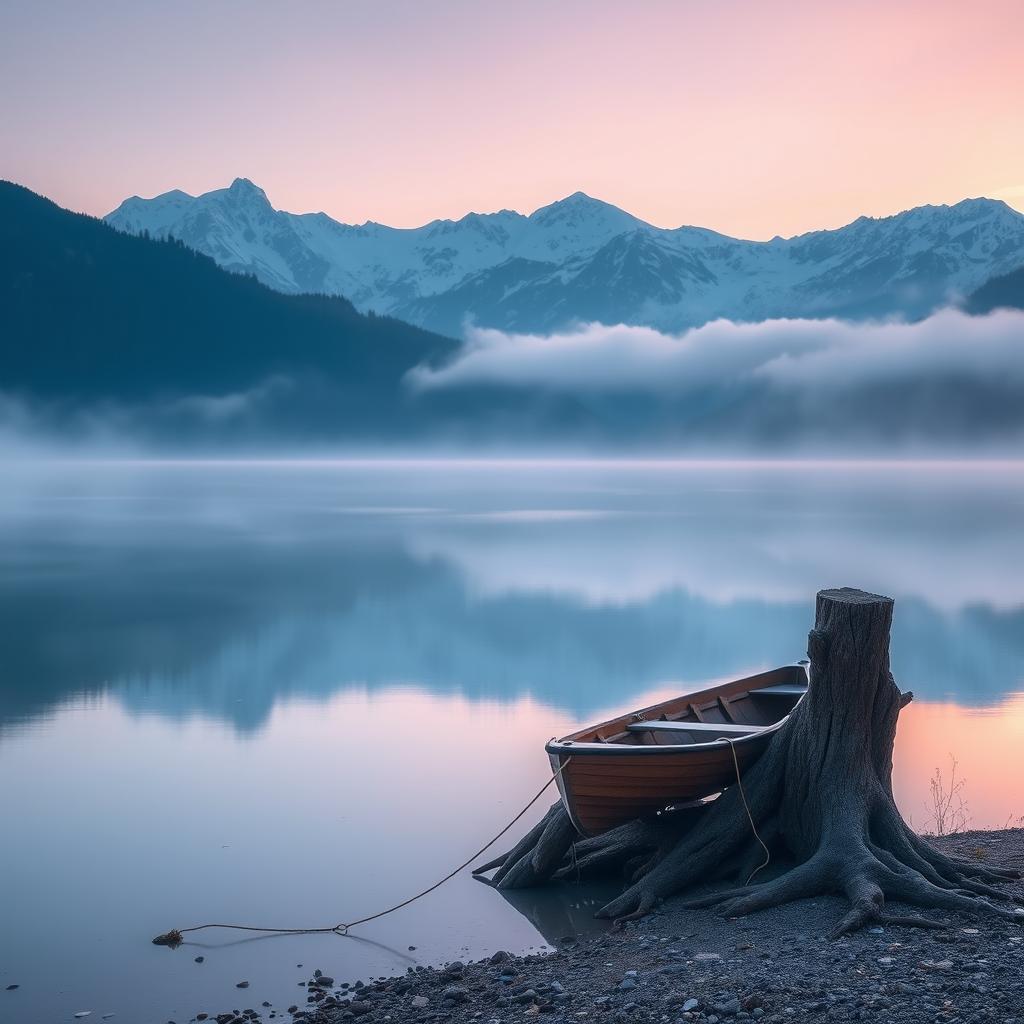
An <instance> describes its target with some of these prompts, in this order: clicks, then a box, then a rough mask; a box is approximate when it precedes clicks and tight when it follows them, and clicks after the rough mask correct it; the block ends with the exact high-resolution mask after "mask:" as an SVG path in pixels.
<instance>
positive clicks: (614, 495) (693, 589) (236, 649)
mask: <svg viewBox="0 0 1024 1024" xmlns="http://www.w3.org/2000/svg"><path fill="white" fill-rule="evenodd" d="M3 472H4V485H3V488H2V493H0V822H2V828H3V832H2V843H0V1021H5V1022H6V1021H11V1022H17V1024H34V1022H41V1024H42V1022H52V1021H60V1020H66V1019H71V1016H72V1014H74V1013H75V1012H76V1011H82V1010H91V1011H92V1013H93V1017H92V1018H91V1019H97V1020H98V1019H99V1018H100V1016H101V1014H105V1013H116V1015H117V1016H116V1018H115V1020H122V1021H131V1022H133V1024H134V1022H140V1024H145V1022H148V1021H153V1022H164V1021H167V1020H177V1021H178V1022H179V1024H182V1022H183V1021H187V1020H188V1019H189V1018H191V1017H192V1016H193V1015H194V1014H195V1013H196V1012H198V1011H200V1010H205V1011H207V1012H219V1011H221V1010H224V1009H226V1008H231V1007H233V1006H239V1007H246V1006H257V1007H258V1006H259V1004H260V1003H261V1002H262V1001H263V1000H264V999H269V1000H271V1001H273V1002H274V1003H275V1005H277V1006H279V1007H282V1006H287V1005H289V1004H290V1003H292V1002H300V1003H301V1002H302V1001H304V990H303V989H302V988H299V987H298V985H297V982H298V981H300V980H303V979H305V978H306V977H308V976H309V974H310V972H311V970H312V969H313V968H314V967H320V968H322V969H323V970H324V971H325V972H326V973H329V974H331V975H333V976H334V977H336V978H338V979H348V980H353V979H355V978H357V977H362V978H364V979H365V978H368V977H369V976H371V975H380V974H385V973H387V974H390V973H394V972H396V971H397V972H401V971H404V970H405V969H406V968H407V967H408V966H412V965H415V964H417V963H429V962H438V961H442V960H446V959H451V958H453V957H462V958H467V957H476V956H479V955H482V954H484V953H488V952H491V951H493V950H495V949H498V948H504V949H510V950H524V949H528V948H531V947H535V948H543V947H544V945H545V942H546V941H547V940H550V939H552V938H557V937H559V936H561V935H564V934H567V933H570V932H572V931H573V930H575V929H578V928H589V927H595V926H596V925H595V924H594V923H593V922H592V920H591V916H590V915H591V913H592V911H593V909H594V908H595V906H596V904H597V902H598V901H599V900H600V898H601V895H602V894H601V893H600V892H595V891H594V890H591V889H586V890H583V891H579V890H575V889H572V888H566V889H560V890H557V891H554V892H551V893H530V894H524V895H523V896H522V897H520V898H519V899H518V900H517V901H516V902H515V903H513V902H509V901H506V900H505V899H504V898H503V897H502V896H501V895H499V894H497V893H495V892H494V891H492V890H490V889H488V888H487V887H485V886H482V885H480V884H478V883H475V882H474V881H473V880H472V879H471V878H470V877H468V875H462V876H459V877H457V878H456V879H455V880H453V881H452V882H450V883H448V884H447V885H446V886H444V887H442V888H441V889H440V890H438V891H437V892H435V893H433V894H432V895H431V896H429V897H427V898H426V899H424V900H422V901H420V902H418V903H416V904H414V905H413V906H411V907H409V908H407V909H405V910H403V911H401V912H400V913H399V914H396V915H393V916H391V917H389V918H386V919H384V920H381V921H376V922H373V923H371V924H368V925H366V926H365V927H361V928H360V929H358V934H357V935H356V936H352V937H347V938H342V937H337V936H289V937H276V938H252V937H249V936H245V935H241V936H240V935H239V934H238V933H228V932H204V933H200V936H199V941H196V942H189V943H188V944H186V945H185V946H183V947H181V948H180V949H177V950H169V949H166V948H159V947H155V946H152V945H151V944H150V939H151V937H152V936H153V935H155V934H157V933H158V932H163V931H165V930H167V929H169V928H171V927H174V926H177V927H183V926H187V925H189V924H192V923H199V922H203V921H211V920H214V921H216V920H220V921H239V922H242V923H254V924H270V925H284V926H289V925H328V924H333V923H334V922H336V921H337V920H339V919H349V920H351V919H354V918H357V917H360V916H363V915H365V914H368V913H373V912H374V911H376V910H378V909H381V908H382V907H384V906H387V905H389V904H390V903H393V902H395V901H397V900H399V899H402V898H404V897H406V896H408V895H410V894H412V893H414V892H416V891H418V890H419V889H421V888H423V887H425V886H426V885H428V884H430V883H431V882H433V881H435V880H436V879H437V878H439V877H440V876H442V875H443V874H445V873H446V872H447V871H448V870H449V869H450V868H451V867H453V866H454V865H455V864H457V863H459V862H460V861H461V860H463V859H464V858H465V857H466V856H468V855H469V854H470V853H472V852H473V850H475V849H476V848H478V847H479V846H480V845H481V844H482V843H483V842H484V841H485V840H486V839H487V838H489V837H490V836H491V835H493V834H494V833H495V832H497V831H498V829H499V828H500V827H501V826H502V825H503V824H504V823H505V822H506V821H507V820H508V819H509V818H511V817H512V815H513V814H514V813H515V812H517V811H518V810H519V809H520V808H521V807H522V805H523V804H525V803H526V801H527V800H528V799H529V797H530V796H532V795H533V794H534V793H535V792H536V790H537V789H538V788H539V787H540V786H541V785H542V784H543V782H544V781H545V779H546V778H547V777H548V775H549V769H548V765H547V762H546V758H545V756H544V754H543V744H544V742H545V741H546V740H547V739H548V738H549V737H551V736H552V735H556V734H562V733H565V732H568V731H570V730H571V729H573V728H574V727H575V726H576V725H577V724H578V723H584V722H587V721H591V720H594V719H596V718H598V717H602V716H606V715H608V714H610V713H611V712H612V711H615V710H619V709H628V708H630V707H635V706H637V705H640V704H643V703H649V702H651V701H652V700H654V699H656V698H658V697H659V696H660V695H662V694H670V693H676V692H680V691H682V690H686V689H697V688H699V687H701V686H702V685H705V684H707V683H708V682H709V681H713V680H716V679H721V678H728V677H731V676H736V675H739V674H741V673H748V672H751V671H755V670H757V669H760V668H764V667H769V666H774V665H777V664H782V663H787V662H790V661H792V660H795V659H798V658H800V657H802V656H803V654H804V650H805V641H806V634H807V630H808V628H809V627H810V625H811V622H812V618H813V600H814V593H815V591H816V590H817V589H819V588H821V587H827V586H858V587H863V588H865V589H869V590H875V591H879V592H882V593H887V594H891V595H892V596H894V597H895V598H896V602H897V603H896V610H895V622H894V629H893V667H894V672H895V673H896V677H897V681H898V682H899V683H900V684H901V685H902V686H903V688H905V689H906V688H910V689H913V690H914V692H915V693H916V695H917V699H916V700H915V702H914V703H913V704H912V705H911V706H910V707H909V708H908V709H907V710H906V711H905V712H904V714H903V716H902V717H901V722H900V730H899V737H898V740H897V749H896V770H895V773H896V778H895V786H896V792H897V796H898V800H899V803H900V806H901V808H902V810H903V812H904V814H905V815H906V816H907V817H908V818H909V819H910V820H911V821H912V822H913V823H914V825H915V826H916V827H918V828H920V829H925V828H927V827H928V826H929V812H928V783H929V778H930V777H931V775H932V774H933V772H934V771H935V769H936V768H939V769H941V770H942V771H943V772H944V774H945V776H946V777H947V778H948V777H949V774H950V763H951V762H950V758H951V757H955V758H956V760H957V762H958V765H959V768H958V773H959V776H960V777H962V778H963V779H964V780H965V788H964V790H963V795H964V798H965V800H966V803H967V808H968V812H969V814H970V822H971V824H972V825H974V826H975V827H995V826H1001V825H1004V824H1006V823H1007V821H1008V820H1010V819H1016V818H1019V817H1020V816H1021V815H1024V795H1022V792H1021V787H1020V779H1021V776H1022V773H1024V693H1022V692H1021V691H1024V571H1022V570H1024V530H1022V528H1021V526H1022V523H1024V469H1022V467H1021V465H1019V464H990V465H984V466H980V465H975V466H964V465H954V464H949V465H939V464H933V465H917V466H915V465H905V464H904V465H887V466H878V465H864V464H836V465H828V464H803V465H784V464H774V465H773V464H704V465H668V464H661V465H659V464H627V463H603V464H587V463H558V464H531V463H504V464H494V463H483V462H479V463H474V462H463V463H450V462H449V463H444V462H410V463H404V464H402V463H363V464H358V463H352V464H343V463H311V462H305V463H298V462H296V463H289V464H280V463H277V464H275V463H265V464H231V463H206V464H194V463H193V464H189V463H179V464H144V463H135V464H128V463H126V464H102V463H91V464H88V463H79V464H63V465H55V464H51V465H48V466H45V465H44V466H36V467H30V466H26V465H20V466H7V467H4V470H3ZM548 802H549V801H548V799H547V798H545V799H544V800H542V801H541V803H540V804H538V806H537V809H536V810H537V813H539V812H540V810H541V809H542V807H543V806H546V805H547V803H548ZM528 820H530V819H527V821H528ZM525 824H526V822H524V824H523V827H525ZM518 834H519V830H518V829H517V831H516V832H515V833H513V836H511V837H509V838H510V839H511V838H513V837H515V836H518ZM499 845H501V846H504V845H506V843H505V842H504V841H503V842H502V843H501V844H499ZM410 946H415V947H416V948H415V950H410V949H409V947H410ZM197 955H202V956H204V957H205V962H204V963H203V964H201V965H199V964H196V963H195V962H194V957H195V956H197ZM298 964H302V965H303V967H302V968H299V967H297V966H296V965H298ZM243 979H244V980H248V981H249V982H250V983H251V987H250V988H249V989H248V990H247V991H246V992H244V993H240V992H238V991H237V990H236V988H235V983H236V982H238V981H241V980H243ZM9 984H18V985H19V986H20V987H19V988H18V989H17V990H14V991H11V992H5V991H3V989H4V988H6V986H7V985H9Z"/></svg>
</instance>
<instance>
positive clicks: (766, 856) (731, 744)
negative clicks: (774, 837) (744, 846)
mask: <svg viewBox="0 0 1024 1024" xmlns="http://www.w3.org/2000/svg"><path fill="white" fill-rule="evenodd" d="M719 740H721V741H724V742H726V743H728V744H729V749H730V750H731V751H732V763H733V765H734V767H735V768H736V785H737V787H738V788H739V791H740V799H741V800H742V801H743V809H744V810H745V811H746V812H747V821H749V822H750V831H751V832H753V833H754V838H755V839H756V840H757V841H758V842H759V843H760V844H761V849H762V850H764V861H763V862H762V863H760V864H758V866H757V867H756V868H754V870H753V871H751V872H750V875H749V876H748V877H747V880H746V882H744V883H743V884H744V885H750V883H751V882H752V881H753V880H754V875H756V874H757V873H758V872H759V871H762V870H763V869H764V868H766V867H768V864H769V863H770V861H771V859H772V854H771V851H770V850H769V849H768V847H767V846H766V845H765V842H764V840H763V839H762V838H761V836H760V834H759V833H758V831H757V826H756V825H755V824H754V815H753V814H751V813H750V804H748V803H747V794H746V791H745V790H744V788H743V780H742V779H741V778H740V761H739V758H738V757H737V756H736V740H734V739H731V738H730V737H728V736H719Z"/></svg>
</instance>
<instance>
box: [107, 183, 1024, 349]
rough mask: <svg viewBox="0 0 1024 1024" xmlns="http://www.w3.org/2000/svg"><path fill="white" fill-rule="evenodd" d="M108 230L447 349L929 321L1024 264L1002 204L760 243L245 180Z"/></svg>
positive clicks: (583, 208)
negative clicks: (386, 209) (580, 336)
mask: <svg viewBox="0 0 1024 1024" xmlns="http://www.w3.org/2000/svg"><path fill="white" fill-rule="evenodd" d="M106 220H107V222H108V223H109V224H111V225H113V226H114V227H116V228H118V229H119V230H121V231H124V232H128V233H132V234H143V233H146V234H148V235H150V236H151V237H154V238H169V237H173V238H175V239H179V240H181V241H182V242H184V243H185V244H186V245H187V246H189V247H190V248H193V249H195V250H197V251H199V252H202V253H205V254H207V255H209V256H211V257H212V258H213V259H214V260H215V261H216V262H217V263H218V264H219V265H220V266H221V267H223V268H225V269H227V270H231V271H236V272H242V273H248V274H253V275H255V276H256V277H257V278H258V279H259V280H260V281H262V282H263V283H264V284H266V285H268V286H269V287H270V288H273V289H275V290H277V291H281V292H286V293H303V292H314V293H326V294H329V295H343V296H345V297H346V298H348V299H349V300H350V301H351V302H352V303H353V304H354V306H355V307H356V309H358V310H360V311H362V312H374V313H379V314H387V315H390V316H394V317H397V318H399V319H402V320H406V321H408V322H410V323H412V324H416V325H418V326H421V327H425V328H427V329H429V330H432V331H436V332H439V333H442V334H447V335H449V336H458V335H460V334H461V333H462V332H463V331H464V329H465V326H466V324H467V323H470V322H472V323H475V324H477V325H479V326H484V327H496V328H500V329H503V330H508V331H517V332H550V331H554V330H557V329H561V328H564V327H566V326H570V325H572V324H574V323H577V322H581V321H582V322H592V321H597V322H601V323H611V324H614V323H625V324H632V325H643V326H650V327H655V328H658V329H660V330H669V331H678V330H681V329H684V328H687V327H693V326H698V325H700V324H703V323H706V322H708V321H710V320H714V319H718V318H726V319H730V320H737V321H760V320H766V319H773V318H798V317H799V318H823V317H841V318H846V319H854V320H857V319H866V318H877V317H890V316H896V317H900V318H905V319H917V318H920V317H923V316H927V315H928V314H929V313H931V312H933V311H934V310H935V309H937V308H939V307H941V306H945V305H950V304H957V303H959V302H960V301H961V300H962V299H963V298H964V297H965V296H967V295H968V294H970V293H972V292H973V291H975V290H976V289H978V288H979V287H980V286H981V285H982V284H984V283H985V282H986V281H988V280H989V279H990V278H993V277H997V276H1000V275H1004V274H1007V273H1009V272H1011V271H1014V270H1016V269H1017V268H1019V267H1021V266H1024V215H1022V214H1020V213H1018V212H1016V211H1015V210H1013V209H1012V208H1010V207H1009V206H1007V205H1006V204H1005V203H1003V202H1000V201H998V200H991V199H967V200H964V201H963V202H960V203H957V204H955V205H953V206H920V207H916V208H914V209H912V210H908V211H906V212H903V213H899V214H896V215H894V216H891V217H883V218H870V217H860V218H858V219H857V220H855V221H853V222H852V223H851V224H848V225H846V226H845V227H841V228H838V229H835V230H828V231H814V232H810V233H808V234H803V235H799V236H796V237H793V238H778V237H777V238H773V239H772V240H770V241H767V242H757V241H745V240H742V239H738V238H731V237H729V236H727V235H722V234H718V233H717V232H714V231H710V230H707V229H704V228H698V227H680V228H673V229H666V228H659V227H655V226H654V225H651V224H648V223H646V222H644V221H642V220H640V219H639V218H637V217H634V216H632V215H631V214H629V213H627V212H625V211H623V210H620V209H618V208H617V207H615V206H612V205H610V204H608V203H604V202H601V201H600V200H597V199H593V198H591V197H590V196H587V195H585V194H583V193H582V192H577V193H575V194H574V195H571V196H569V197H568V198H566V199H562V200H560V201H558V202H555V203H552V204H551V205H549V206H545V207H542V208H541V209H539V210H536V211H535V212H534V213H532V214H530V215H529V216H524V215H523V214H520V213H516V212H514V211H511V210H501V211H499V212H498V213H489V214H478V213H470V214H467V215H466V216H465V217H462V218H461V219H460V220H457V221H452V220H436V221H432V222H431V223H429V224H426V225H424V226H423V227H419V228H392V227H388V226H386V225H383V224H377V223H373V222H367V223H364V224H360V225H351V224H342V223H339V222H338V221H335V220H333V219H331V218H330V217H329V216H327V214H325V213H306V214H293V213H287V212H285V211H283V210H275V209H274V208H273V206H271V204H270V202H269V200H268V199H267V196H266V194H265V193H264V192H263V190H262V189H260V188H258V187H257V186H256V185H254V184H253V183H252V182H251V181H249V180H247V179H245V178H238V179H236V180H235V181H234V182H233V183H232V184H231V185H230V187H228V188H224V189H218V190H216V191H212V192H207V193H205V194H203V195H200V196H191V195H188V194H187V193H185V192H181V191H173V192H167V193H165V194H163V195H160V196H157V197H156V198H153V199H141V198H139V197H137V196H135V197H132V198H130V199H126V200H125V201H124V202H123V203H122V204H121V205H120V206H119V207H118V208H117V209H116V210H114V211H113V212H112V213H110V214H109V215H108V216H107V217H106Z"/></svg>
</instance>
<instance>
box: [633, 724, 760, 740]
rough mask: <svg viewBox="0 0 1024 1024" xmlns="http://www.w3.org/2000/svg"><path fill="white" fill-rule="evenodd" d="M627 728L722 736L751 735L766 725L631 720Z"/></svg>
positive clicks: (634, 730)
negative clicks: (713, 733)
mask: <svg viewBox="0 0 1024 1024" xmlns="http://www.w3.org/2000/svg"><path fill="white" fill-rule="evenodd" d="M626 728H627V729H628V730H629V731H630V732H652V731H653V732H716V733H718V734H719V735H720V736H750V735H751V734H752V733H755V732H764V730H765V729H767V728H770V726H766V725H729V724H728V723H726V722H723V723H715V722H656V721H651V722H631V723H630V724H629V725H627V726H626Z"/></svg>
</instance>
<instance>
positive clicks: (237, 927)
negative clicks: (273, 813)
mask: <svg viewBox="0 0 1024 1024" xmlns="http://www.w3.org/2000/svg"><path fill="white" fill-rule="evenodd" d="M571 760H572V758H571V757H567V758H566V759H565V760H564V761H563V762H562V763H561V764H560V765H559V766H558V768H557V769H556V770H555V771H554V772H553V773H552V775H551V778H550V779H548V781H547V782H545V783H544V785H543V786H541V787H540V789H539V790H537V793H536V794H535V795H534V796H533V798H532V799H531V800H530V802H529V803H528V804H527V805H526V806H525V807H524V808H523V809H522V810H521V811H520V812H519V813H518V814H517V815H516V816H515V817H514V818H513V819H512V820H511V821H510V822H509V823H508V824H507V825H506V826H505V827H504V828H503V829H502V830H501V831H500V832H499V833H498V834H497V835H496V836H495V837H494V838H493V839H490V840H488V842H487V843H486V844H485V845H484V846H481V847H480V849H479V850H477V851H476V853H474V854H473V856H472V857H470V858H469V859H468V860H465V861H463V862H462V863H461V864H460V865H459V866H458V867H457V868H455V869H454V870H453V871H449V872H448V874H447V875H445V876H444V878H442V879H440V881H437V882H435V883H434V884H433V885H432V886H430V887H429V888H427V889H424V890H423V891H422V892H418V893H416V895H415V896H410V897H409V898H408V899H407V900H402V902H401V903H396V904H395V905H394V906H393V907H388V909H387V910H381V911H378V912H377V913H376V914H370V915H368V916H367V917H361V918H359V919H358V920H356V921H339V922H338V924H335V925H328V926H326V927H323V928H258V927H256V926H255V925H248V924H219V923H209V924H196V925H192V926H191V927H190V928H172V929H171V930H170V931H168V932H164V933H163V934H161V935H158V936H156V938H155V939H153V945H154V946H170V947H171V948H172V949H173V948H174V947H176V946H180V945H181V944H182V942H184V941H185V939H184V936H185V935H186V934H187V933H188V932H201V931H203V930H204V929H206V928H226V929H231V930H233V931H241V932H265V933H267V934H274V935H326V934H330V933H334V934H335V935H347V934H348V930H349V929H350V928H354V927H355V926H356V925H358V924H366V923H367V922H369V921H376V920H377V919H378V918H380V917H386V916H387V915H388V914H393V913H394V912H395V911H396V910H401V909H402V908H403V907H407V906H409V904H410V903H415V902H416V900H418V899H422V898H423V897H424V896H427V895H429V894H430V893H432V892H433V891H434V890H435V889H439V888H440V887H441V886H442V885H444V883H445V882H447V881H449V880H450V879H452V878H454V877H455V876H456V875H457V874H458V873H459V872H460V871H463V870H465V869H466V868H468V867H469V865H470V864H472V863H473V861H475V860H476V859H477V857H479V856H480V855H481V854H482V853H484V852H486V851H487V850H489V849H490V848H491V847H492V846H493V845H494V844H495V843H496V842H497V841H498V840H499V839H500V838H501V837H502V836H503V835H504V834H505V833H506V832H507V831H508V830H509V829H510V828H512V826H513V825H515V823H516V822H517V821H519V819H520V818H522V817H523V815H524V814H526V812H527V811H528V810H529V809H530V808H531V807H532V806H533V805H534V804H535V803H536V802H537V801H538V800H539V799H540V798H541V797H542V796H543V795H544V793H545V792H546V791H547V789H548V787H549V786H550V785H551V783H552V782H554V781H555V780H556V779H557V778H558V777H559V775H561V774H562V772H563V771H565V769H566V768H567V767H568V765H569V762H570V761H571Z"/></svg>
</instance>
